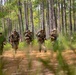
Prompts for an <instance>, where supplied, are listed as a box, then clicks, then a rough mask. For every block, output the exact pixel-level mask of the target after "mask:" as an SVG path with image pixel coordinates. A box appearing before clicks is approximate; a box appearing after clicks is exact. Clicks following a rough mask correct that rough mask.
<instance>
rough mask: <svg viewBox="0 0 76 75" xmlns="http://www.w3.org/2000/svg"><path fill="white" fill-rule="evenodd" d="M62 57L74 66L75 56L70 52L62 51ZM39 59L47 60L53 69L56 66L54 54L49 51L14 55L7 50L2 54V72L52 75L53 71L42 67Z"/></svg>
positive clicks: (23, 74)
mask: <svg viewBox="0 0 76 75" xmlns="http://www.w3.org/2000/svg"><path fill="white" fill-rule="evenodd" d="M52 54H53V56H52ZM62 55H63V56H64V58H65V60H66V61H67V63H69V64H74V65H76V54H75V53H74V52H73V51H72V50H64V51H63V52H62ZM39 58H41V59H44V60H47V59H49V60H50V61H51V62H50V63H51V64H52V65H53V67H54V68H56V67H57V65H58V64H57V62H58V61H57V56H56V52H54V53H51V51H50V50H48V51H47V52H46V53H45V52H44V51H42V52H39V51H38V50H33V51H31V52H26V51H21V50H18V51H17V53H16V54H14V52H13V50H8V51H4V53H3V62H4V66H3V72H4V73H5V75H54V74H53V71H49V69H47V68H46V67H44V65H43V63H42V62H40V60H39Z"/></svg>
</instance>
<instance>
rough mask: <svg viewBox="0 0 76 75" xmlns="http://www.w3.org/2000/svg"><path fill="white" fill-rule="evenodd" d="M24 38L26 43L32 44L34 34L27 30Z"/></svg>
mask: <svg viewBox="0 0 76 75" xmlns="http://www.w3.org/2000/svg"><path fill="white" fill-rule="evenodd" d="M24 37H25V41H26V43H27V44H28V45H29V44H30V43H31V42H32V39H33V33H32V32H30V30H26V31H25V32H24Z"/></svg>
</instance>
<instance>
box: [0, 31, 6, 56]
mask: <svg viewBox="0 0 76 75" xmlns="http://www.w3.org/2000/svg"><path fill="white" fill-rule="evenodd" d="M5 41H6V39H5V37H4V36H3V35H2V33H1V32H0V55H2V53H3V47H4V45H5Z"/></svg>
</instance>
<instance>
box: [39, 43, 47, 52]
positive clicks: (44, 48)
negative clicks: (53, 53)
mask: <svg viewBox="0 0 76 75" xmlns="http://www.w3.org/2000/svg"><path fill="white" fill-rule="evenodd" d="M42 49H43V50H44V52H46V47H45V44H44V43H39V52H41V50H42Z"/></svg>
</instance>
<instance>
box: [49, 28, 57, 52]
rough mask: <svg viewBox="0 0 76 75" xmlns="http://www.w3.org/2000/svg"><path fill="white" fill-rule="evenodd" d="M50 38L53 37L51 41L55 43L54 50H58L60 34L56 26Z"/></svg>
mask: <svg viewBox="0 0 76 75" xmlns="http://www.w3.org/2000/svg"><path fill="white" fill-rule="evenodd" d="M50 38H51V42H52V45H53V50H54V51H56V50H57V48H58V42H57V38H58V34H57V30H56V29H55V28H54V29H53V30H52V32H51V34H50Z"/></svg>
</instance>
